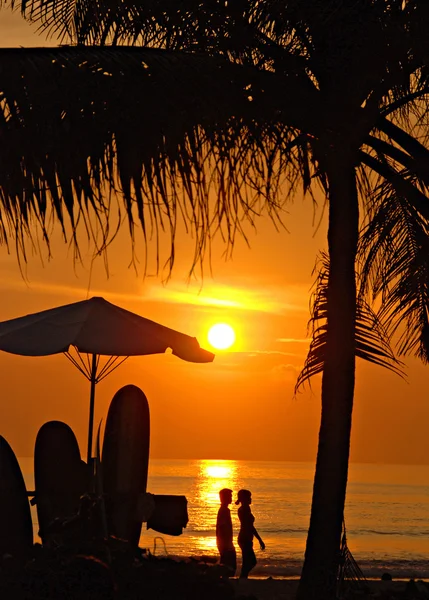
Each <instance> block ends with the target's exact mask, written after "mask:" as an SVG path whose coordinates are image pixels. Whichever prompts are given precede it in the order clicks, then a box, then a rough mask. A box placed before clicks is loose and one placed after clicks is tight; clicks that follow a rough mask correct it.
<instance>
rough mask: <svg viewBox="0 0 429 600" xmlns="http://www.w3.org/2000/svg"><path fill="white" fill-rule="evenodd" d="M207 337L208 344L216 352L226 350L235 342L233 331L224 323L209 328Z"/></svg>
mask: <svg viewBox="0 0 429 600" xmlns="http://www.w3.org/2000/svg"><path fill="white" fill-rule="evenodd" d="M207 337H208V340H209V342H210V344H211V345H212V346H213V347H214V348H217V349H218V350H226V349H227V348H230V347H231V346H232V344H233V343H234V342H235V333H234V330H233V328H232V327H231V326H230V325H227V324H226V323H217V324H216V325H213V327H210V329H209V333H208V336H207Z"/></svg>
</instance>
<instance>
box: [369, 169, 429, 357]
mask: <svg viewBox="0 0 429 600" xmlns="http://www.w3.org/2000/svg"><path fill="white" fill-rule="evenodd" d="M404 179H406V175H405V174H404ZM397 183H398V179H397V174H395V175H394V176H393V175H392V177H391V179H390V180H385V182H384V183H383V184H382V185H380V186H379V187H378V188H377V189H376V190H375V192H374V194H373V198H372V201H373V210H372V213H371V218H370V219H369V222H368V225H367V227H366V228H365V230H364V232H363V236H362V239H361V248H360V254H361V257H362V262H363V265H364V266H363V279H364V282H365V286H366V287H367V288H370V289H372V292H373V295H374V297H375V298H377V297H378V296H380V297H381V299H382V304H381V308H380V311H379V316H380V318H382V319H383V320H384V321H385V322H386V324H387V329H388V332H389V335H391V336H393V335H394V334H398V336H399V337H398V339H397V344H398V350H399V353H400V354H403V355H407V354H410V353H414V354H416V355H417V356H418V357H419V358H421V359H422V360H423V361H424V362H428V361H429V202H428V200H427V198H426V197H425V198H424V200H425V202H424V201H423V199H422V198H420V196H416V195H415V194H407V195H406V194H404V186H403V185H400V186H398V185H397ZM409 185H411V184H409ZM420 187H421V189H425V186H424V183H423V182H420ZM416 189H417V188H416ZM422 195H423V194H422Z"/></svg>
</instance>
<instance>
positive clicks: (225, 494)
mask: <svg viewBox="0 0 429 600" xmlns="http://www.w3.org/2000/svg"><path fill="white" fill-rule="evenodd" d="M219 499H220V508H219V510H218V513H217V519H216V544H217V548H218V550H219V554H220V564H221V565H224V566H225V567H226V568H227V569H228V571H227V574H228V575H229V576H231V577H233V576H234V575H235V571H236V569H237V555H236V552H235V547H234V541H233V530H232V520H231V511H230V509H229V505H230V504H231V502H232V490H230V489H228V488H224V489H222V490H220V492H219Z"/></svg>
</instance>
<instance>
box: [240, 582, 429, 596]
mask: <svg viewBox="0 0 429 600" xmlns="http://www.w3.org/2000/svg"><path fill="white" fill-rule="evenodd" d="M231 582H232V585H233V586H234V589H235V593H236V596H237V600H239V598H240V595H243V596H245V597H246V596H247V597H248V596H254V597H255V598H256V599H257V600H294V598H295V593H296V589H297V587H298V581H297V580H291V579H271V578H270V579H247V580H243V579H241V580H240V579H233V580H231ZM367 585H368V588H369V593H365V592H363V591H362V592H358V593H356V594H351V597H352V598H362V600H363V599H364V598H374V599H377V598H379V599H380V600H388V599H393V600H396V599H397V600H401V599H409V600H412V599H416V600H424V599H425V598H427V599H428V600H429V587H428V586H427V585H425V584H420V583H416V584H415V586H412V587H411V588H410V586H409V585H408V587H407V582H406V581H368V582H367Z"/></svg>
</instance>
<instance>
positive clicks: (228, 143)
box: [0, 0, 429, 600]
mask: <svg viewBox="0 0 429 600" xmlns="http://www.w3.org/2000/svg"><path fill="white" fill-rule="evenodd" d="M21 8H22V10H23V11H24V14H25V15H26V16H27V17H28V18H30V19H37V20H40V21H41V23H42V27H45V28H47V29H48V31H49V30H50V31H51V32H52V31H59V32H60V33H61V34H62V35H63V36H64V37H63V39H67V40H69V41H71V42H72V43H73V44H74V45H73V46H71V47H62V48H59V49H43V50H35V49H30V50H22V49H20V50H0V65H1V72H0V89H1V91H2V96H1V106H2V109H3V119H2V121H1V123H0V134H1V136H2V138H3V140H5V142H4V144H3V146H2V149H1V150H0V194H1V196H0V202H1V205H2V213H1V215H2V220H1V223H2V225H3V229H2V233H3V238H4V239H8V236H10V235H11V232H12V239H17V240H18V243H19V245H20V247H24V240H25V239H26V238H27V236H28V235H29V234H31V231H32V229H31V227H32V225H33V224H34V223H37V224H38V225H39V227H40V229H39V230H40V231H41V232H42V234H43V236H44V237H45V239H46V240H48V239H49V230H48V229H47V219H48V216H49V215H50V214H52V213H53V214H54V216H55V218H56V220H57V221H59V222H60V223H61V224H62V225H64V224H65V223H66V221H67V219H68V221H69V222H70V224H71V228H72V232H73V233H74V232H75V231H76V227H77V225H78V223H79V222H80V221H83V222H84V223H85V224H86V225H87V227H88V231H89V235H95V237H96V239H97V240H98V241H99V240H100V237H99V236H98V230H97V231H96V232H95V234H94V233H91V231H92V230H91V227H93V226H94V221H93V220H91V219H90V218H89V216H88V214H89V211H91V209H93V211H94V213H95V214H96V216H97V221H96V225H97V226H98V227H99V230H100V231H101V232H102V236H101V242H99V243H100V244H101V247H104V245H105V244H106V243H107V242H108V240H109V236H110V235H111V233H110V230H109V225H110V226H111V223H112V214H111V213H112V210H113V209H115V210H116V205H114V204H112V203H111V202H106V200H105V194H104V192H105V190H106V188H109V189H113V190H118V191H119V194H120V196H121V197H122V200H123V202H122V204H121V205H120V209H121V210H125V215H126V218H127V220H128V224H129V226H130V231H131V235H133V227H134V223H135V219H138V220H139V222H140V223H141V225H142V227H143V229H144V231H145V232H147V235H148V236H149V235H150V233H151V230H154V231H155V232H156V231H157V228H160V227H168V228H169V229H170V232H171V240H172V254H171V256H172V258H171V261H173V259H174V240H175V231H176V224H177V220H178V219H179V218H181V217H183V219H184V220H185V222H186V223H188V224H189V226H190V228H191V229H192V230H193V232H194V233H195V235H196V254H195V260H196V261H197V260H198V259H199V258H200V257H201V256H202V255H203V254H204V252H205V250H206V249H207V247H208V244H209V243H210V239H211V235H213V234H214V233H216V232H219V231H220V233H221V235H224V236H225V238H226V241H227V243H229V244H232V245H233V242H234V235H235V234H236V233H237V232H240V231H241V226H242V225H241V223H242V219H243V218H244V219H246V218H247V219H251V220H253V219H254V218H255V216H256V215H257V214H258V213H259V212H261V210H263V209H266V210H268V211H270V213H271V214H272V215H273V218H276V217H277V216H278V215H279V214H280V211H281V207H282V202H283V200H281V199H279V194H278V192H279V189H280V184H281V183H282V180H283V179H284V178H286V181H287V183H288V184H289V187H290V188H291V189H292V190H294V189H295V188H296V187H297V185H298V183H301V184H302V186H303V188H304V191H307V192H310V193H311V190H312V188H313V186H314V185H316V184H319V185H320V186H321V187H322V189H323V190H324V192H325V194H326V198H327V200H328V202H329V230H328V251H329V265H328V266H325V270H324V271H322V272H321V276H320V279H319V284H320V285H319V288H318V293H317V294H316V303H315V312H314V315H313V316H314V319H315V327H314V338H313V343H312V346H311V348H310V353H309V356H308V359H307V363H306V365H305V368H304V372H303V374H302V378H301V380H302V381H303V380H305V379H306V378H308V377H310V376H311V375H314V374H315V373H317V372H320V371H323V378H322V419H321V427H320V433H319V448H318V455H317V464H316V475H315V482H314V491H313V501H312V510H311V519H310V527H309V534H308V539H307V548H306V554H305V562H304V567H303V571H302V577H301V582H300V586H299V592H298V596H299V597H300V598H302V599H305V600H310V599H313V598H317V599H318V600H324V599H325V598H326V599H332V598H334V597H335V580H336V575H337V570H338V563H339V547H340V538H341V527H342V521H343V513H344V504H345V496H346V486H347V475H348V460H349V445H350V432H351V419H352V409H353V394H354V380H355V360H356V355H360V356H362V357H364V358H367V359H370V360H373V361H374V362H378V363H383V364H385V365H386V364H388V365H393V366H394V362H392V355H391V354H390V352H389V350H388V349H387V348H386V346H385V345H383V341H382V340H381V341H380V340H379V339H378V338H377V337H374V335H375V334H374V332H376V329H373V328H372V325H371V323H375V324H377V326H378V321H377V318H376V317H375V316H374V315H372V314H371V313H370V312H368V310H366V308H365V307H366V306H367V305H366V302H365V298H366V297H368V294H369V295H371V294H373V295H377V294H381V297H382V300H383V303H382V311H381V316H382V317H385V318H388V323H387V325H388V326H389V324H390V331H392V328H393V329H394V328H395V327H397V326H399V325H398V324H400V323H402V322H404V319H405V322H406V323H407V322H408V323H411V325H413V329H412V330H411V331H410V330H409V329H408V330H407V331H406V334H405V337H404V338H403V343H402V346H401V348H400V350H403V351H405V352H406V351H414V350H415V349H416V348H417V349H419V350H418V351H419V352H420V353H423V352H426V350H423V349H424V348H426V339H427V337H428V334H427V331H428V323H427V312H428V294H427V292H426V287H427V283H426V282H427V281H428V279H424V278H425V275H426V272H427V271H428V265H427V255H428V253H427V252H426V248H427V245H428V244H429V241H428V239H429V238H428V227H429V201H428V190H427V185H428V183H429V182H428V176H427V172H428V168H427V167H428V165H429V151H428V147H427V146H428V144H427V135H426V131H427V127H426V122H425V121H426V114H427V109H428V92H429V82H428V68H427V63H428V57H429V43H428V42H427V36H426V26H427V24H428V22H429V6H428V3H427V1H426V0H408V1H407V0H288V1H280V0H265V1H264V0H257V1H256V0H249V1H247V2H244V0H235V1H234V0H232V1H228V2H225V1H220V0H207V1H206V2H204V3H201V2H196V1H195V0H183V1H182V2H180V3H177V4H174V5H171V4H170V3H168V2H165V1H162V0H158V1H157V2H136V1H133V0H121V1H119V0H109V2H107V1H105V2H103V1H102V0H100V1H98V2H90V0H87V1H86V2H77V1H75V0H49V1H47V0H26V1H25V2H22V4H21ZM86 44H90V45H86ZM212 191H213V192H214V195H213V196H210V198H209V195H210V193H211V192H212ZM49 203H51V205H49ZM49 206H51V207H49ZM362 227H363V228H364V231H363V233H362V236H361V238H359V233H360V231H361V229H362ZM416 265H418V267H419V268H418V270H417V273H416V271H415V266H416ZM358 284H359V285H358ZM371 319H372V321H371ZM424 355H425V356H427V354H424Z"/></svg>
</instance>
